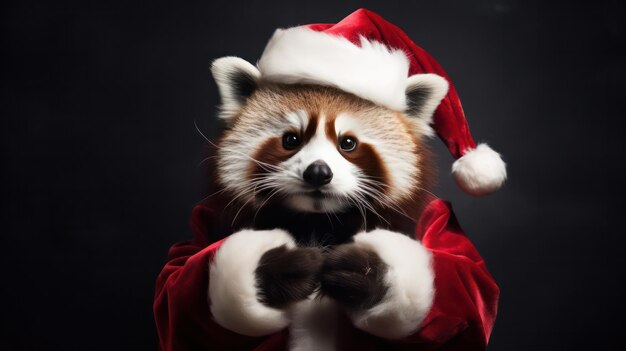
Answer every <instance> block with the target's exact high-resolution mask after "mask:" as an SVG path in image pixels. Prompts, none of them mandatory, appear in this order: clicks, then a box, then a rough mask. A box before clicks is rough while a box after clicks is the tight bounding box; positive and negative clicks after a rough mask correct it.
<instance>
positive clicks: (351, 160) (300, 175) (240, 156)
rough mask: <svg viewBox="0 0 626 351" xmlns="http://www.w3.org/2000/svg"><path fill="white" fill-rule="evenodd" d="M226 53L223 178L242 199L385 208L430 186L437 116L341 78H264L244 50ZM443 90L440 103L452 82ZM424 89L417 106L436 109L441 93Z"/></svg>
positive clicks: (301, 208)
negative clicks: (352, 89)
mask: <svg viewBox="0 0 626 351" xmlns="http://www.w3.org/2000/svg"><path fill="white" fill-rule="evenodd" d="M221 60H240V59H234V58H225V59H221ZM219 61H220V60H218V61H216V63H214V66H213V74H214V76H215V78H216V81H217V83H218V87H219V88H220V93H221V95H222V112H221V117H222V118H223V119H224V120H226V122H227V124H228V127H229V128H228V129H227V130H226V131H225V133H224V135H223V137H222V139H221V141H220V143H219V145H218V154H217V181H218V182H219V184H220V185H221V186H222V187H223V188H224V189H225V190H226V191H227V192H228V193H229V194H231V196H232V197H233V198H234V199H233V201H239V202H241V203H243V204H244V206H245V205H249V206H252V207H256V208H262V207H263V206H266V205H268V204H274V203H279V204H281V205H283V206H286V207H288V208H291V209H292V210H295V211H298V212H305V213H335V212H342V211H344V210H346V209H348V208H357V209H359V210H360V211H362V212H365V211H370V212H374V213H376V211H377V210H379V209H381V208H389V207H399V206H401V205H402V204H403V203H405V202H407V201H409V200H411V199H412V198H413V197H414V196H416V194H417V193H418V192H420V191H422V190H423V188H424V185H425V173H426V172H425V170H426V168H427V167H428V166H426V160H427V158H426V155H427V152H426V150H425V148H424V144H423V142H422V141H423V140H422V139H423V138H424V137H425V136H428V135H430V134H431V133H432V131H431V129H430V127H429V126H428V121H429V120H428V118H414V116H409V115H410V113H409V112H407V111H403V112H400V111H393V110H390V109H388V108H385V107H382V106H379V105H376V104H374V103H372V102H370V101H367V100H364V99H361V98H359V97H357V96H355V95H352V94H349V93H345V92H343V91H341V90H338V89H335V88H331V87H322V86H317V85H304V84H272V83H268V82H264V81H263V80H262V79H261V78H260V77H259V75H258V71H256V69H255V68H254V66H252V65H249V64H247V63H246V62H245V61H243V60H240V61H243V62H240V61H235V62H226V63H224V62H222V63H221V64H220V63H219ZM438 78H439V79H440V80H441V81H444V80H443V79H442V78H440V77H438ZM437 82H439V81H437ZM420 84H422V85H424V87H426V88H432V87H433V86H431V85H427V84H426V85H425V84H424V82H421V83H420ZM444 84H445V81H444ZM446 89H447V85H446V86H445V89H444V90H446ZM435 95H436V96H435V97H434V98H435V99H438V100H437V104H438V102H439V100H441V98H442V97H443V95H445V91H444V92H443V94H441V92H439V93H438V94H435ZM416 96H417V97H418V98H419V99H421V102H420V104H421V105H420V106H417V105H416V108H415V109H414V110H412V112H413V114H419V113H421V114H424V113H425V114H426V115H428V117H429V118H430V116H432V112H433V111H434V107H436V104H434V107H432V108H431V107H430V105H433V103H432V101H429V100H431V99H432V94H430V95H429V91H427V90H426V91H425V90H423V89H422V90H420V91H419V94H417V95H416ZM424 106H425V107H424ZM420 108H421V109H420Z"/></svg>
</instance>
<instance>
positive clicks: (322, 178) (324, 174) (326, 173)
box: [302, 160, 333, 188]
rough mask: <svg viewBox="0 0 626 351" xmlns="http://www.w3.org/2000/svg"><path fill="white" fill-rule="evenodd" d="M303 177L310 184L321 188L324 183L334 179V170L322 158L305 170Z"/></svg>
mask: <svg viewBox="0 0 626 351" xmlns="http://www.w3.org/2000/svg"><path fill="white" fill-rule="evenodd" d="M302 178H304V181H305V182H307V183H309V184H310V185H312V186H314V187H316V188H319V187H321V186H322V185H326V184H328V183H330V181H331V180H332V179H333V172H332V171H331V170H330V167H328V165H327V164H326V162H324V161H322V160H317V161H315V162H313V163H311V164H310V165H309V166H308V167H307V168H306V169H305V170H304V174H302Z"/></svg>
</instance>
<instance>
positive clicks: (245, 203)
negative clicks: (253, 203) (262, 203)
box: [230, 198, 253, 226]
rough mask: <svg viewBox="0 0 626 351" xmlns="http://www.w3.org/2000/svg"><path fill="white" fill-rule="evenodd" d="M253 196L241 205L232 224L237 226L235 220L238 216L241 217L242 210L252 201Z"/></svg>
mask: <svg viewBox="0 0 626 351" xmlns="http://www.w3.org/2000/svg"><path fill="white" fill-rule="evenodd" d="M252 199H253V198H249V199H248V201H246V202H244V204H243V205H241V207H240V208H239V211H237V213H236V214H235V217H234V218H233V221H232V222H231V224H230V225H231V226H235V221H236V220H237V217H239V214H240V213H241V210H243V208H244V207H246V205H247V204H248V203H249V202H250V200H252Z"/></svg>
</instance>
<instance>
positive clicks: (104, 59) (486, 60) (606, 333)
mask: <svg viewBox="0 0 626 351" xmlns="http://www.w3.org/2000/svg"><path fill="white" fill-rule="evenodd" d="M2 6H3V9H2V13H1V18H2V20H1V22H2V29H1V37H2V46H1V48H2V49H1V54H0V59H1V60H2V66H1V67H2V73H1V77H0V79H1V89H2V90H1V94H0V95H1V99H2V102H1V105H0V115H1V116H2V118H1V127H0V142H1V143H2V149H1V153H2V163H1V178H0V180H1V182H0V186H1V191H2V192H1V209H0V231H1V233H2V234H1V236H0V248H1V250H2V252H1V254H0V257H1V260H2V261H1V264H2V265H1V267H2V271H1V279H2V280H1V282H0V292H1V293H2V299H1V300H0V301H2V308H1V310H0V316H1V317H0V318H2V328H0V349H3V350H43V349H59V350H89V349H90V350H104V349H124V350H125V349H133V350H153V349H155V348H156V332H155V329H154V326H153V320H152V312H151V304H152V296H153V291H154V290H153V286H154V280H155V277H156V275H157V274H158V272H159V270H160V269H161V267H162V265H163V264H164V263H165V259H166V252H167V249H168V247H169V245H171V244H172V243H174V242H176V241H179V240H183V239H186V238H188V237H189V235H190V232H189V229H188V225H187V221H188V216H189V214H190V210H191V208H192V207H193V205H194V203H196V202H197V201H199V200H200V199H202V198H203V197H204V195H205V194H204V174H203V170H202V169H201V168H200V167H198V163H199V162H200V160H201V159H202V155H203V154H204V147H205V146H204V144H205V143H204V142H203V140H202V138H201V137H200V136H199V135H198V133H197V132H196V131H195V128H194V120H195V121H197V122H198V124H199V125H200V127H201V129H203V130H204V131H205V132H207V133H209V134H212V133H214V127H215V124H214V122H213V118H214V115H215V113H214V112H215V108H214V106H215V104H216V103H217V93H216V88H215V85H214V84H213V82H212V80H211V79H210V75H209V71H208V67H209V61H210V60H212V59H214V58H218V57H221V56H224V55H238V56H241V57H244V58H246V59H248V60H250V61H255V60H256V59H257V58H258V56H259V55H260V53H261V51H262V49H263V47H264V45H265V43H266V41H267V39H268V38H269V37H270V35H271V34H272V31H273V30H274V29H275V28H277V27H286V26H292V25H297V24H305V23H312V22H335V21H338V20H340V19H341V18H343V17H344V16H345V15H347V14H348V13H350V12H351V11H353V10H354V9H356V8H358V7H361V6H365V7H368V8H370V9H371V10H374V11H377V12H379V13H380V14H381V15H383V17H385V18H387V19H388V20H390V21H391V22H393V23H395V24H397V25H399V26H400V27H401V28H403V29H404V30H405V31H406V32H407V33H408V34H409V36H410V37H412V38H413V39H414V40H415V41H416V42H417V43H418V44H419V45H421V46H423V47H424V48H425V49H427V50H428V51H429V52H430V53H431V54H432V55H434V56H435V57H436V58H437V59H438V60H439V62H440V63H441V64H442V65H443V67H444V68H445V69H446V70H447V72H448V73H449V75H450V76H451V78H452V80H453V82H454V84H455V86H456V88H457V89H458V91H459V94H460V96H461V99H462V101H463V104H464V107H465V112H466V114H467V117H468V119H469V122H470V126H471V128H472V131H473V134H474V136H475V138H476V139H477V140H481V141H488V142H489V143H490V144H491V145H492V146H493V147H494V148H495V149H496V150H498V151H500V152H501V153H502V154H503V155H504V157H505V159H506V162H507V163H508V165H509V168H508V170H509V175H510V179H509V181H508V183H507V184H506V186H505V187H504V189H502V190H501V191H500V192H499V193H497V194H495V195H493V196H490V197H487V198H479V199H476V198H471V197H469V196H466V195H464V194H462V193H461V192H460V191H459V190H458V189H457V188H456V187H455V186H454V184H453V182H452V180H451V177H449V175H448V172H449V167H450V164H451V162H452V160H451V158H450V156H449V155H448V154H447V153H446V152H445V150H444V149H443V147H442V146H441V143H440V141H439V140H433V141H432V143H431V144H432V145H433V146H434V148H435V150H436V151H437V154H438V155H439V160H438V162H439V166H440V170H441V172H440V175H441V176H440V178H441V182H440V185H439V187H438V188H437V189H436V191H435V193H436V194H438V195H440V196H441V197H444V198H446V199H449V200H451V201H452V203H453V205H454V207H455V211H456V213H457V215H458V217H459V218H460V221H461V224H462V225H463V226H464V228H465V230H466V232H467V233H468V234H469V235H470V237H471V238H472V239H473V241H474V243H475V244H476V246H477V247H478V249H479V250H480V252H481V253H482V255H483V256H484V258H485V259H486V262H487V264H488V267H489V269H490V271H491V272H492V273H493V275H494V276H495V278H496V279H497V281H498V282H499V284H500V286H501V289H502V296H501V303H500V314H499V317H498V321H497V323H496V326H495V329H494V332H493V337H492V342H491V346H490V348H489V349H490V350H495V351H499V350H505V351H513V350H524V351H526V350H613V349H619V348H620V346H621V347H624V345H625V342H624V337H623V333H624V331H625V323H624V322H623V319H624V312H625V308H624V303H623V299H624V293H625V288H624V285H623V283H622V282H623V280H624V270H623V267H624V263H625V262H624V261H625V255H624V254H623V251H624V249H623V247H624V244H625V240H624V238H623V234H624V230H623V229H622V224H621V217H623V215H622V201H621V199H622V198H623V196H624V191H623V181H622V177H623V176H622V174H623V171H624V161H623V157H624V156H623V151H624V146H623V140H622V139H623V136H624V125H625V121H624V119H625V117H626V116H625V115H624V112H623V101H624V99H623V95H624V93H625V92H626V89H625V88H624V84H623V81H624V78H625V69H624V63H625V60H624V58H625V52H624V48H625V45H624V39H625V32H624V18H626V16H625V15H626V13H625V9H624V5H623V2H621V1H596V2H593V4H591V3H589V4H586V5H585V4H576V3H574V2H571V1H570V2H563V3H556V2H547V1H522V0H480V1H455V2H450V1H434V0H429V1H412V2H410V4H409V2H408V1H405V2H400V1H385V2H373V1H372V2H363V3H361V2H356V1H342V2H337V1H319V0H318V1H310V2H306V1H289V2H287V1H286V2H278V1H274V2H269V1H253V2H248V3H244V2H242V1H232V0H231V1H208V0H205V1H194V2H187V3H185V4H183V3H181V2H177V1H170V2H158V3H157V2H153V1H145V2H122V3H114V2H105V1H102V2H100V3H92V2H87V1H78V0H76V1H70V2H67V1H54V2H52V1H50V2H45V1H28V0H26V1H14V2H13V3H6V2H4V3H3V5H2Z"/></svg>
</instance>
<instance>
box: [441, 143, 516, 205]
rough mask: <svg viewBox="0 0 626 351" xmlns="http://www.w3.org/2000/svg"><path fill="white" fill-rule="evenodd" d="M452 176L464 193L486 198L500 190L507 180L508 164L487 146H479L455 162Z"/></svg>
mask: <svg viewBox="0 0 626 351" xmlns="http://www.w3.org/2000/svg"><path fill="white" fill-rule="evenodd" d="M452 174H453V175H454V179H455V180H456V183H457V184H458V185H459V187H460V188H461V189H462V190H463V191H465V192H466V193H468V194H470V195H474V196H484V195H489V194H491V193H493V192H494V191H496V190H498V189H500V187H501V186H502V183H504V181H505V180H506V164H505V163H504V161H502V158H501V157H500V154H498V153H497V152H495V151H493V150H492V149H491V148H490V147H489V146H488V145H487V144H479V145H478V146H477V147H476V148H475V149H473V150H470V151H469V152H467V153H466V154H465V155H463V157H461V158H459V159H458V160H456V161H455V162H454V164H453V165H452Z"/></svg>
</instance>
